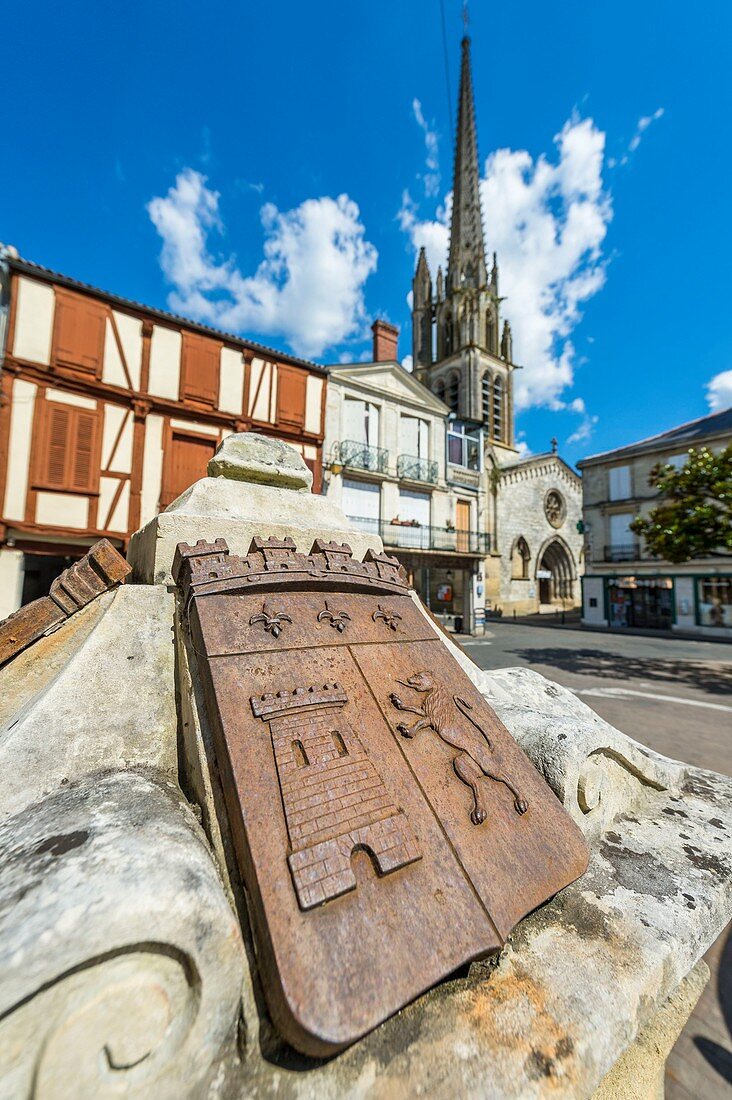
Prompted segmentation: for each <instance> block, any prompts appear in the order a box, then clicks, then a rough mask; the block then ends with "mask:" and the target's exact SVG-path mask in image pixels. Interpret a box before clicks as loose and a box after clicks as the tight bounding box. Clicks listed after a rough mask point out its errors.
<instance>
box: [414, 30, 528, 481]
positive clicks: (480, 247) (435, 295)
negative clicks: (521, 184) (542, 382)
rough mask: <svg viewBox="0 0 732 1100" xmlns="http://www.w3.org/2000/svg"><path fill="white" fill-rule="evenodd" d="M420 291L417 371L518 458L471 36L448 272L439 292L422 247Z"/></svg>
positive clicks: (500, 451)
mask: <svg viewBox="0 0 732 1100" xmlns="http://www.w3.org/2000/svg"><path fill="white" fill-rule="evenodd" d="M412 292H413V308H412V345H413V360H414V367H413V370H414V375H415V377H416V378H418V379H419V381H420V382H422V383H423V384H424V385H426V386H427V387H428V388H429V389H431V390H432V391H433V393H435V394H436V395H437V396H438V397H439V398H441V399H442V400H443V401H445V402H446V404H448V405H449V406H450V409H451V410H452V412H453V413H454V414H455V416H456V418H457V419H458V420H461V421H464V422H467V423H472V424H473V425H480V426H481V427H482V428H483V430H484V432H485V438H486V440H488V441H489V442H490V444H491V446H492V448H493V449H494V451H495V453H496V458H497V460H498V461H499V463H500V462H501V461H505V460H506V459H512V458H514V457H515V454H516V448H515V446H514V426H513V377H512V374H513V370H514V363H513V361H512V356H513V348H512V340H511V327H510V325H509V323H508V321H505V322H504V324H503V331H502V332H501V329H500V323H501V319H500V306H501V302H502V300H503V299H502V298H501V297H500V295H499V291H498V263H497V259H496V254H495V252H494V253H493V262H492V265H491V269H490V272H489V271H488V266H487V264H486V253H485V243H484V238H483V217H482V212H481V202H480V169H479V161H478V141H477V136H476V126H475V105H474V102H473V81H472V74H471V67H470V39H469V38H468V37H467V36H466V37H464V38H463V41H462V61H461V69H460V97H459V105H458V120H457V137H456V141H455V171H454V178H453V202H452V218H451V223H450V250H449V256H448V263H447V274H446V276H445V275H443V272H442V268H441V267H439V268H438V269H437V277H436V280H435V285H434V290H433V284H432V276H431V273H430V270H429V266H428V263H427V256H426V254H425V250H424V249H421V250H420V253H419V258H418V260H417V269H416V271H415V275H414V279H413V282H412Z"/></svg>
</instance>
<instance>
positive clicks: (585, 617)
mask: <svg viewBox="0 0 732 1100" xmlns="http://www.w3.org/2000/svg"><path fill="white" fill-rule="evenodd" d="M591 600H595V601H596V603H595V607H591V606H590V601H591ZM582 622H583V623H587V624H588V626H607V619H606V618H605V594H604V586H603V580H602V577H585V578H584V580H583V581H582Z"/></svg>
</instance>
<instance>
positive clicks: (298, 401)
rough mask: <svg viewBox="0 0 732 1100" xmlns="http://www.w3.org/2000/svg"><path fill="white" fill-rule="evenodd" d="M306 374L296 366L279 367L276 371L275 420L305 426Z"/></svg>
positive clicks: (298, 426)
mask: <svg viewBox="0 0 732 1100" xmlns="http://www.w3.org/2000/svg"><path fill="white" fill-rule="evenodd" d="M306 384H307V374H306V373H305V371H304V370H298V369H297V367H280V368H279V371H278V373H277V421H278V423H280V424H288V425H291V426H293V427H297V428H303V427H304V426H305V386H306Z"/></svg>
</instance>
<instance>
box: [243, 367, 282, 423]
mask: <svg viewBox="0 0 732 1100" xmlns="http://www.w3.org/2000/svg"><path fill="white" fill-rule="evenodd" d="M249 415H250V416H251V418H252V420H260V421H263V422H264V423H268V424H274V422H275V420H276V419H277V368H276V367H275V365H274V363H268V362H265V361H264V360H263V359H252V366H251V378H250V382H249Z"/></svg>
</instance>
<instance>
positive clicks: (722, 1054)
mask: <svg viewBox="0 0 732 1100" xmlns="http://www.w3.org/2000/svg"><path fill="white" fill-rule="evenodd" d="M462 645H463V646H464V647H465V649H466V650H467V652H468V653H469V654H470V656H471V657H472V658H473V660H474V661H475V662H476V664H478V665H480V667H481V668H486V669H490V668H510V667H512V666H516V665H524V666H528V667H530V668H533V669H535V670H536V671H537V672H540V673H541V674H542V675H543V676H546V677H548V679H550V680H555V681H556V682H557V683H559V684H563V685H565V686H566V687H569V688H571V689H572V690H573V691H574V692H576V693H577V695H579V696H580V698H582V699H583V700H584V701H585V702H586V703H587V704H588V705H589V706H590V707H592V709H593V710H595V711H597V713H598V714H599V715H601V716H602V717H603V718H605V719H606V720H607V721H608V722H610V723H612V725H614V726H616V727H617V728H618V729H619V730H622V732H623V733H627V734H628V735H629V736H630V737H633V738H635V739H636V740H638V741H640V742H642V743H643V744H645V745H649V746H650V747H651V748H653V749H655V750H656V751H657V752H660V753H663V754H664V755H666V756H671V757H674V758H675V759H680V760H684V761H686V762H688V763H690V764H694V765H696V766H697V767H700V768H709V769H712V770H714V771H721V772H726V773H727V774H732V646H729V645H725V644H723V643H719V642H706V641H685V640H682V639H675V638H662V637H658V638H653V637H640V636H638V635H623V634H601V633H595V632H594V631H593V632H590V631H585V630H579V629H573V628H567V627H559V626H553V625H548V626H541V625H539V626H537V625H534V624H525V623H521V622H518V623H515V622H509V621H506V622H501V621H497V622H494V621H492V622H490V623H488V624H487V629H486V635H485V637H484V638H464V639H462ZM705 959H706V962H707V964H708V965H709V968H710V970H711V972H712V976H711V979H710V981H709V984H708V985H707V987H706V989H705V990H704V993H703V994H702V997H701V999H700V1001H699V1003H698V1004H697V1006H696V1008H695V1010H694V1012H693V1013H692V1016H691V1018H690V1020H689V1022H688V1024H687V1025H686V1027H685V1029H684V1031H683V1032H682V1034H681V1037H680V1038H679V1040H678V1042H677V1043H676V1046H675V1047H674V1049H673V1051H672V1052H671V1055H670V1057H669V1059H668V1062H667V1067H666V1097H667V1100H692V1098H693V1100H700V1098H701V1097H706V1096H718V1097H720V1098H721V1097H728V1096H732V1039H731V1032H732V935H731V934H730V932H729V929H728V930H727V931H725V932H724V933H723V934H722V935H721V936H720V937H719V939H718V940H717V942H716V944H715V945H714V946H713V947H712V948H711V949H710V950H709V951H708V952H707V954H706V956H705Z"/></svg>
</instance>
